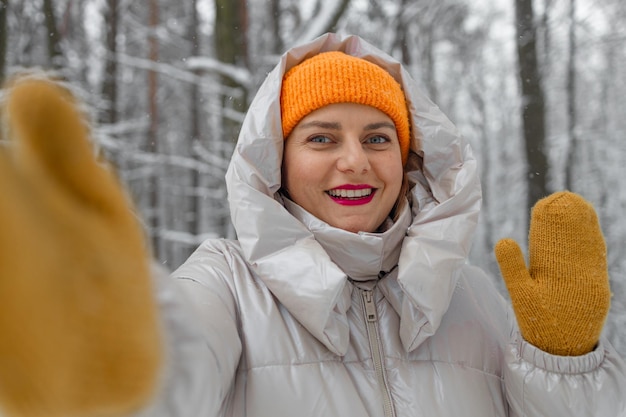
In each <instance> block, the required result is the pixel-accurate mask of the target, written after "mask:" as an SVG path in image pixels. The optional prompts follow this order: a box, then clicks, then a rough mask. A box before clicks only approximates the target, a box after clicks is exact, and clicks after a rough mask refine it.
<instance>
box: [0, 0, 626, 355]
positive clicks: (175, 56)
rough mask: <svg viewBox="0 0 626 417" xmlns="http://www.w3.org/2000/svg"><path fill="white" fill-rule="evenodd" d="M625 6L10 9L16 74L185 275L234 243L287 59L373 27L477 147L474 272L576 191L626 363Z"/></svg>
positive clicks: (162, 255) (157, 249) (414, 3)
mask: <svg viewBox="0 0 626 417" xmlns="http://www.w3.org/2000/svg"><path fill="white" fill-rule="evenodd" d="M624 23H626V2H624V1H623V0H535V1H532V0H506V1H503V0H479V1H468V0H438V1H433V0H247V1H246V0H213V1H211V0H183V1H177V2H173V1H168V0H145V1H130V0H0V79H1V80H4V79H7V78H9V77H10V76H11V75H13V74H15V73H19V72H24V71H41V70H43V71H47V72H49V73H51V74H53V75H54V76H55V77H57V78H58V79H60V80H62V82H63V83H65V84H66V85H67V86H68V87H69V88H70V89H71V90H72V91H73V92H74V93H75V94H76V95H77V96H78V97H80V99H81V100H82V101H83V102H84V103H85V111H86V113H87V114H88V115H89V118H90V120H91V121H92V123H93V138H94V141H95V143H96V144H97V146H98V149H99V150H101V152H103V154H104V155H105V156H106V157H107V158H109V159H110V161H111V162H112V163H113V165H114V167H115V168H116V170H117V172H118V174H119V177H120V178H121V180H122V181H123V182H124V183H125V184H126V186H127V187H128V188H129V190H130V192H131V194H132V196H133V198H134V200H135V202H136V205H137V208H138V210H139V211H140V215H141V218H142V219H143V221H144V223H145V227H146V230H147V231H148V233H149V236H150V238H151V241H152V245H153V249H154V254H155V257H156V258H157V259H158V260H159V261H160V262H161V263H162V264H163V265H165V266H166V267H167V268H169V269H174V268H176V267H177V266H179V265H180V264H181V263H182V262H183V261H184V260H185V259H186V257H187V256H188V255H189V254H190V253H191V252H192V251H193V250H194V249H195V248H196V247H197V246H198V244H199V243H200V242H201V241H202V240H204V239H206V238H208V237H228V238H232V237H234V231H233V229H232V227H231V225H230V218H229V212H228V206H227V201H226V190H225V184H224V174H225V171H226V167H227V165H228V162H229V157H230V154H231V152H232V149H233V147H234V144H235V143H236V140H237V133H238V129H239V125H240V123H241V121H242V119H243V117H244V114H245V111H246V107H247V105H248V103H249V102H250V100H251V99H252V97H253V96H254V93H255V91H256V89H257V88H258V86H259V85H260V83H261V82H262V81H263V78H264V77H265V75H266V74H267V72H268V71H270V70H271V68H272V67H273V66H274V65H275V63H276V62H277V60H278V57H279V56H280V54H281V53H282V52H284V51H285V50H286V49H287V48H289V47H291V46H293V45H296V44H299V43H301V42H303V41H308V40H311V39H313V38H315V37H317V36H319V35H321V34H323V33H324V32H328V31H333V32H338V33H351V34H357V35H360V36H362V37H363V38H365V39H366V40H368V41H369V42H370V43H372V44H374V45H376V46H378V47H379V48H381V49H383V50H385V51H387V52H389V53H391V54H392V55H393V56H395V57H396V58H397V59H398V60H399V61H401V62H403V63H404V64H405V65H406V66H407V68H408V69H409V71H410V72H411V74H412V75H413V77H414V78H416V79H417V80H418V81H419V82H420V83H421V84H422V85H423V88H424V90H425V91H426V92H427V94H428V95H429V96H430V98H431V99H432V100H433V101H434V102H435V103H437V104H438V105H439V107H441V108H442V109H443V111H444V112H445V113H446V114H447V115H448V117H449V118H450V119H451V120H452V121H453V122H454V123H455V124H456V125H457V127H458V128H459V129H460V131H461V132H462V134H463V135H464V136H465V137H467V138H468V140H469V141H470V143H471V144H472V147H473V150H474V153H475V155H476V157H477V159H478V161H479V166H480V170H481V176H482V183H483V197H484V200H483V212H482V217H481V220H480V224H479V227H478V232H477V234H476V239H475V242H474V245H473V249H472V254H471V261H472V263H474V264H476V265H478V266H480V267H482V268H484V269H485V270H487V271H488V272H489V273H490V274H491V276H493V279H494V282H496V285H498V287H499V288H500V289H501V291H502V292H503V294H504V295H505V296H506V290H505V289H504V285H503V283H502V281H501V278H500V275H499V270H498V266H497V263H496V261H495V257H494V255H493V247H494V245H495V243H496V242H497V241H498V239H500V238H503V237H512V238H514V239H516V240H517V241H518V242H519V243H520V244H521V245H522V246H523V247H526V235H527V231H528V220H529V211H530V207H532V205H533V204H534V203H535V202H536V201H537V200H538V199H539V198H541V197H543V196H545V195H547V194H549V193H551V192H553V191H558V190H563V189H569V190H572V191H574V192H577V193H579V194H582V195H583V196H584V197H585V198H587V199H588V200H589V201H591V202H592V203H593V204H594V206H595V207H596V210H597V212H598V215H599V217H600V222H601V224H602V228H603V231H604V234H605V237H606V242H607V246H608V261H609V271H610V276H611V286H612V291H613V294H614V295H613V299H612V309H611V314H610V316H609V319H608V323H607V326H606V332H607V335H608V337H609V338H610V340H611V341H612V343H613V344H614V346H615V347H616V348H617V349H618V351H620V353H621V354H622V355H623V356H624V357H626V257H624V256H622V255H623V254H624V252H625V251H626V219H624V218H623V217H624V211H625V208H626V181H624V182H622V180H621V175H623V174H624V173H626V170H625V169H624V168H623V167H624V165H626V141H625V140H624V139H626V106H625V105H624V97H626V25H625V24H624Z"/></svg>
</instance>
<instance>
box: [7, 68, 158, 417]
mask: <svg viewBox="0 0 626 417" xmlns="http://www.w3.org/2000/svg"><path fill="white" fill-rule="evenodd" d="M6 91H7V94H8V97H7V98H6V102H5V104H4V107H3V109H2V110H3V123H4V127H5V129H4V132H5V136H6V135H8V136H10V138H9V139H10V146H8V147H6V148H4V149H0V151H1V152H0V190H2V195H1V196H0V409H1V410H2V411H0V414H2V415H8V416H23V417H38V416H42V417H43V416H45V417H61V416H62V417H72V416H81V417H85V416H114V415H122V414H126V413H128V412H130V411H133V410H136V409H137V408H138V407H140V406H141V405H142V404H144V403H145V402H146V401H147V400H148V399H149V398H150V396H151V395H152V393H153V391H154V389H155V388H156V386H157V384H158V379H159V378H158V377H159V370H160V364H161V358H162V352H161V349H162V348H161V335H160V329H159V323H158V317H157V308H156V305H155V302H154V299H153V290H152V284H151V280H150V273H149V253H148V251H147V250H146V246H145V241H144V236H143V233H142V230H141V228H140V225H139V224H138V222H137V220H136V218H134V216H133V214H132V211H131V206H130V203H129V199H128V198H127V196H126V195H125V193H124V192H123V190H122V188H121V187H120V185H119V184H118V182H117V181H116V179H115V178H114V176H113V175H112V174H111V172H110V171H109V170H107V169H106V168H105V166H104V165H103V164H101V163H99V162H98V161H97V160H96V159H95V158H94V155H93V150H92V148H91V146H90V144H89V140H88V132H87V129H86V126H85V124H84V123H83V120H82V118H81V116H80V114H79V112H78V111H77V109H76V105H75V102H74V100H73V98H72V97H71V95H70V94H69V93H67V91H65V90H63V89H62V88H60V87H58V86H57V85H55V84H54V83H52V82H51V81H48V80H41V79H40V80H37V79H23V80H18V81H16V82H14V83H13V84H12V85H11V86H9V87H8V88H7V90H6ZM5 139H6V138H5Z"/></svg>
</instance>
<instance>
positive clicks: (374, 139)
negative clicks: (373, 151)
mask: <svg viewBox="0 0 626 417" xmlns="http://www.w3.org/2000/svg"><path fill="white" fill-rule="evenodd" d="M367 142H368V143H371V144H374V145H381V144H384V143H388V142H389V139H388V138H387V137H385V136H380V135H374V136H370V137H369V138H367Z"/></svg>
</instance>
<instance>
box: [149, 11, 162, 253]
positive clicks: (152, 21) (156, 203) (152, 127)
mask: <svg viewBox="0 0 626 417" xmlns="http://www.w3.org/2000/svg"><path fill="white" fill-rule="evenodd" d="M158 24H159V3H158V0H150V4H149V11H148V27H149V31H150V32H149V37H148V59H149V61H151V62H152V63H156V62H158V60H159V40H158V38H157V33H156V31H157V27H158ZM147 81H148V116H149V119H150V122H149V126H148V132H147V137H146V139H147V140H146V150H147V151H148V152H149V153H151V154H153V155H156V154H157V153H158V152H159V138H158V133H159V132H158V126H159V106H158V84H157V72H156V71H155V70H154V69H149V70H148V80H147ZM149 190H150V191H149V207H150V208H151V213H150V216H149V218H150V229H151V233H152V246H153V250H154V252H155V255H156V256H157V257H160V256H161V240H160V238H159V234H160V227H161V216H160V210H159V207H160V198H159V181H158V179H157V175H156V173H155V172H152V175H151V176H150V186H149Z"/></svg>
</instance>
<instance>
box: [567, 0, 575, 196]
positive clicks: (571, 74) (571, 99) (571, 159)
mask: <svg viewBox="0 0 626 417" xmlns="http://www.w3.org/2000/svg"><path fill="white" fill-rule="evenodd" d="M569 18H570V23H569V61H568V65H567V136H568V139H569V150H568V152H567V164H566V166H565V187H566V188H567V189H568V190H572V191H573V190H574V170H575V163H576V160H575V158H576V151H577V148H578V138H577V137H576V118H577V114H576V0H570V10H569Z"/></svg>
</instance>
